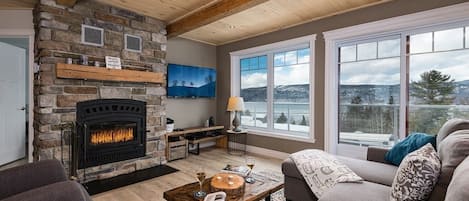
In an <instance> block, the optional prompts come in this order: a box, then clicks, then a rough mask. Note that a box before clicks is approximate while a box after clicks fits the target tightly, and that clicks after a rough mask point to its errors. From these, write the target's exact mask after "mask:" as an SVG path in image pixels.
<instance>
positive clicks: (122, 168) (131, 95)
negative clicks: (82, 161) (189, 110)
mask: <svg viewBox="0 0 469 201" xmlns="http://www.w3.org/2000/svg"><path fill="white" fill-rule="evenodd" d="M12 20H14V19H12ZM34 23H35V27H36V43H35V46H36V47H35V56H36V61H37V62H38V63H39V64H40V70H39V72H38V73H36V75H35V85H34V92H35V93H34V101H35V106H34V158H35V160H45V159H51V158H56V159H59V160H64V163H65V165H66V166H67V165H68V164H69V162H70V157H69V150H70V146H69V143H67V141H68V140H65V144H64V145H61V142H62V138H63V137H61V127H63V126H64V125H67V124H69V123H72V122H75V118H76V117H75V116H76V108H75V106H76V103H77V102H80V101H85V100H92V99H104V98H126V99H135V100H142V101H146V103H147V130H149V133H147V153H146V156H145V157H142V158H137V159H132V160H127V161H121V162H116V163H110V164H106V165H101V166H97V167H92V168H87V169H86V171H83V170H79V178H80V179H83V178H84V177H85V176H84V174H85V173H84V172H86V180H87V181H89V180H96V179H103V178H108V177H112V176H116V175H119V174H125V173H130V172H133V171H136V170H139V169H144V168H148V167H152V166H156V165H159V164H161V163H165V162H166V159H165V152H164V150H165V144H164V137H162V136H163V135H164V127H165V121H164V119H165V100H166V90H165V86H166V83H163V84H149V83H129V82H112V81H97V80H78V79H60V78H57V77H56V73H55V69H56V64H57V63H65V61H66V58H73V60H74V63H78V62H79V58H80V56H81V55H87V56H88V57H89V61H90V65H92V64H93V63H94V61H99V62H100V63H101V64H104V57H105V56H114V57H120V58H121V61H122V67H123V69H130V70H139V71H153V72H162V73H165V74H166V61H165V56H166V30H165V26H166V25H165V24H164V23H163V22H162V21H160V20H157V19H154V18H150V17H147V16H142V15H139V14H136V13H134V12H130V11H127V10H122V9H119V8H114V7H110V6H107V5H103V4H99V3H96V2H94V1H87V0H81V1H78V3H77V4H76V5H75V6H73V7H72V8H67V7H63V6H60V5H57V4H56V3H55V0H41V1H40V2H39V3H38V4H37V6H36V8H35V11H34ZM82 24H86V25H92V26H96V27H100V28H103V29H104V46H103V47H96V46H90V45H84V44H81V25H82ZM126 33H128V34H132V35H137V36H140V37H141V38H142V47H143V50H142V52H141V53H137V52H129V51H126V50H124V49H125V48H124V34H126Z"/></svg>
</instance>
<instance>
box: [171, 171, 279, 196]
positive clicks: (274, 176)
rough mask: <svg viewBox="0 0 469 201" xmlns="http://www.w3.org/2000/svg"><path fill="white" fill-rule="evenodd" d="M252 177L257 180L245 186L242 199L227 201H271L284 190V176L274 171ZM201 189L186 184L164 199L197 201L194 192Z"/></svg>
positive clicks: (206, 189)
mask: <svg viewBox="0 0 469 201" xmlns="http://www.w3.org/2000/svg"><path fill="white" fill-rule="evenodd" d="M252 177H254V178H255V179H256V181H257V182H256V183H254V184H248V183H246V184H245V189H244V196H243V198H242V199H239V198H237V199H230V198H227V201H234V200H243V201H261V200H264V199H265V201H271V194H274V193H275V194H276V192H277V191H279V190H281V189H282V188H283V175H282V174H280V173H277V172H272V171H262V172H253V173H252ZM209 181H210V180H209V179H207V180H206V181H205V182H204V184H203V189H204V190H205V191H207V192H208V191H209V190H210V182H209ZM198 188H199V184H198V183H191V184H186V185H183V186H180V187H177V188H174V189H171V190H169V191H166V192H164V194H163V198H164V199H166V200H167V201H197V199H195V198H194V195H193V194H194V192H195V191H197V189H198Z"/></svg>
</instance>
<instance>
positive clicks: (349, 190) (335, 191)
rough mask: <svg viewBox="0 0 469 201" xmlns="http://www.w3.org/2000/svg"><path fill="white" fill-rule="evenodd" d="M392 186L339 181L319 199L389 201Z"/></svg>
mask: <svg viewBox="0 0 469 201" xmlns="http://www.w3.org/2000/svg"><path fill="white" fill-rule="evenodd" d="M390 192H391V188H390V187H389V186H385V185H381V184H376V183H372V182H367V181H365V182H362V183H338V184H336V185H335V186H334V188H332V189H331V190H329V191H328V192H326V193H324V195H323V196H322V197H321V198H320V199H319V201H344V200H347V201H388V200H389V195H390Z"/></svg>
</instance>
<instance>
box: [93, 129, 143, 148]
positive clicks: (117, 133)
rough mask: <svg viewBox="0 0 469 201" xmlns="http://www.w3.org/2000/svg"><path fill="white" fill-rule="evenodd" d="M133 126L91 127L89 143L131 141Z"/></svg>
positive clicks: (94, 144)
mask: <svg viewBox="0 0 469 201" xmlns="http://www.w3.org/2000/svg"><path fill="white" fill-rule="evenodd" d="M130 125H135V124H130ZM134 127H135V126H123V127H120V128H119V127H118V128H105V129H91V137H90V140H91V145H93V146H96V145H101V144H112V143H120V142H128V141H132V140H133V139H134Z"/></svg>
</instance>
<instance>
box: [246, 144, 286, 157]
mask: <svg viewBox="0 0 469 201" xmlns="http://www.w3.org/2000/svg"><path fill="white" fill-rule="evenodd" d="M246 152H249V153H253V154H257V155H262V156H267V157H271V158H277V159H281V160H285V159H287V158H288V156H290V154H289V153H285V152H281V151H277V150H272V149H266V148H262V147H256V146H252V145H247V146H246Z"/></svg>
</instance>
